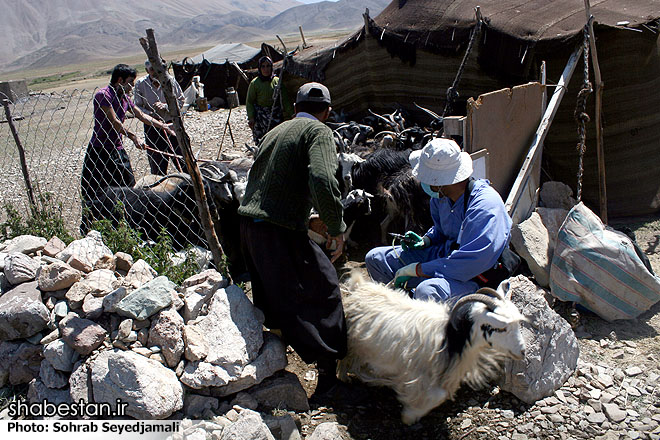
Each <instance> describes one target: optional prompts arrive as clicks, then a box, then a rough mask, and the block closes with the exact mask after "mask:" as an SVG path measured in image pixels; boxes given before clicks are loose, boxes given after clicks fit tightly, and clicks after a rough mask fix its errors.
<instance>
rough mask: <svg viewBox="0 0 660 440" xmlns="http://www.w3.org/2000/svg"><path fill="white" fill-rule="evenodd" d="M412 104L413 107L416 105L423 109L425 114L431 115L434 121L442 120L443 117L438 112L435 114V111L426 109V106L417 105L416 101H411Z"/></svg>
mask: <svg viewBox="0 0 660 440" xmlns="http://www.w3.org/2000/svg"><path fill="white" fill-rule="evenodd" d="M413 104H415V107H417V108H418V109H420V110H423V111H424V112H426V114H428V115H429V116H431V117H432V118H433V119H435V120H436V121H442V119H443V118H442V116H440V115H439V114H437V113H435V112H433V111H431V110H429V109H427V108H424V107H422V106H421V105H418V104H417V103H416V102H413Z"/></svg>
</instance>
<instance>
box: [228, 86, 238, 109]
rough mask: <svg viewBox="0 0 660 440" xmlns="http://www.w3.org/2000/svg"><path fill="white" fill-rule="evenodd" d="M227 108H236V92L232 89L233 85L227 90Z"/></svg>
mask: <svg viewBox="0 0 660 440" xmlns="http://www.w3.org/2000/svg"><path fill="white" fill-rule="evenodd" d="M226 92H227V108H236V107H238V93H236V90H234V88H233V87H229V88H228V89H227V90H226Z"/></svg>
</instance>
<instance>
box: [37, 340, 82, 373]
mask: <svg viewBox="0 0 660 440" xmlns="http://www.w3.org/2000/svg"><path fill="white" fill-rule="evenodd" d="M44 357H45V358H46V359H47V360H48V362H50V364H51V365H52V366H53V368H55V369H56V370H60V371H71V370H72V369H73V363H74V361H75V359H76V352H75V350H74V349H73V348H71V347H70V346H69V345H68V344H67V343H66V342H64V340H63V339H56V340H54V341H53V342H50V343H48V344H46V345H45V346H44Z"/></svg>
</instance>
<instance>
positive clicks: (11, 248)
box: [1, 235, 46, 254]
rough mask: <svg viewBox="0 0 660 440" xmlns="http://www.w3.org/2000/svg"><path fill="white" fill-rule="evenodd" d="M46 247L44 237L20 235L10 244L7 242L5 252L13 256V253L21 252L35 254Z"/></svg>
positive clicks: (10, 241)
mask: <svg viewBox="0 0 660 440" xmlns="http://www.w3.org/2000/svg"><path fill="white" fill-rule="evenodd" d="M45 245H46V239H45V238H43V237H36V236H34V235H20V236H18V237H14V238H12V239H11V240H9V241H8V242H5V247H4V249H1V250H2V251H3V252H6V253H8V254H11V253H12V252H20V253H22V254H33V253H35V252H37V251H40V250H41V249H43V248H44V246H45Z"/></svg>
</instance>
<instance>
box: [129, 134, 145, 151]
mask: <svg viewBox="0 0 660 440" xmlns="http://www.w3.org/2000/svg"><path fill="white" fill-rule="evenodd" d="M128 138H129V139H130V140H132V141H133V144H134V145H135V148H137V149H138V150H146V149H147V145H146V144H145V143H144V142H142V141H140V139H138V137H137V136H136V135H135V133H129V134H128Z"/></svg>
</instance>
